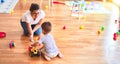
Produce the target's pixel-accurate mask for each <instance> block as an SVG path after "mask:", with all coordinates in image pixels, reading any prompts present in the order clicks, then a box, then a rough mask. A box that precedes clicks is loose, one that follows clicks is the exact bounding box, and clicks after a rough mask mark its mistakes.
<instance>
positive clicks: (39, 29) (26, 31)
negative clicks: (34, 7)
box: [20, 21, 42, 35]
mask: <svg viewBox="0 0 120 64" xmlns="http://www.w3.org/2000/svg"><path fill="white" fill-rule="evenodd" d="M20 23H21V26H22V28H23V30H24V34H25V35H28V34H29V32H28V29H27V25H26V22H22V21H20ZM35 26H36V24H34V25H31V28H32V29H34V27H35ZM41 33H42V29H41V27H40V28H38V29H37V30H36V31H35V32H34V35H40V34H41Z"/></svg>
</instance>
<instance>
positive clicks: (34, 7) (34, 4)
mask: <svg viewBox="0 0 120 64" xmlns="http://www.w3.org/2000/svg"><path fill="white" fill-rule="evenodd" d="M39 9H40V8H39V5H38V4H36V3H32V4H31V6H30V11H31V12H33V11H34V10H39Z"/></svg>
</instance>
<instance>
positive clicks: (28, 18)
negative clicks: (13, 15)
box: [21, 10, 45, 25]
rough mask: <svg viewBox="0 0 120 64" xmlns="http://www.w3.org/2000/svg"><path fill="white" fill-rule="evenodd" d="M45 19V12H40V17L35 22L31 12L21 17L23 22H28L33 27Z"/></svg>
mask: <svg viewBox="0 0 120 64" xmlns="http://www.w3.org/2000/svg"><path fill="white" fill-rule="evenodd" d="M44 17H45V13H44V11H43V10H39V16H38V17H37V18H36V19H35V20H34V19H33V18H32V16H31V13H30V11H29V10H28V11H27V12H25V13H24V14H23V16H22V17H21V20H22V22H27V23H30V24H31V25H33V24H37V23H38V22H39V21H40V20H41V19H42V18H44Z"/></svg>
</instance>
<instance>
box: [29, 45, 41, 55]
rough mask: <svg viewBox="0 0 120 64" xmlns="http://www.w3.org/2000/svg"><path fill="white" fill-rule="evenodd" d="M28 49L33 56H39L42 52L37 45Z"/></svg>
mask: <svg viewBox="0 0 120 64" xmlns="http://www.w3.org/2000/svg"><path fill="white" fill-rule="evenodd" d="M28 50H29V54H30V56H31V57H33V56H38V57H39V56H40V54H41V53H40V51H39V49H38V48H37V47H32V46H30V47H29V49H28Z"/></svg>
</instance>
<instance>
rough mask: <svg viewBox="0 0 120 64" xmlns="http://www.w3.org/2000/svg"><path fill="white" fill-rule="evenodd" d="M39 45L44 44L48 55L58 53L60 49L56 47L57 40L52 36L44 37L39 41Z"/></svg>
mask: <svg viewBox="0 0 120 64" xmlns="http://www.w3.org/2000/svg"><path fill="white" fill-rule="evenodd" d="M38 42H39V43H43V45H44V47H45V51H46V52H47V53H48V54H51V53H57V52H58V48H57V46H56V43H55V40H54V38H53V36H52V35H51V34H46V35H44V36H42V37H41V38H40V39H39V41H38Z"/></svg>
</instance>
